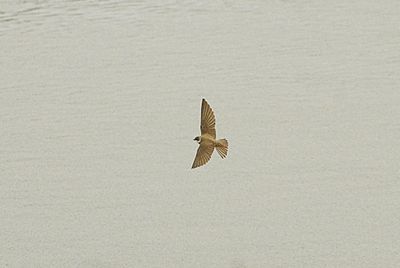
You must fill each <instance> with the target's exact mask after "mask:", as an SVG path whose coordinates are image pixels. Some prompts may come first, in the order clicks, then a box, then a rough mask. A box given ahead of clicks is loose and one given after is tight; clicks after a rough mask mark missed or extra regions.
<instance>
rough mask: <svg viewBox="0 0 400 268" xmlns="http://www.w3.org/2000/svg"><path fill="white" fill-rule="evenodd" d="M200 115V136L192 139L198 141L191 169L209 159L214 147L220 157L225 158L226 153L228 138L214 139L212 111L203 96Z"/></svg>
mask: <svg viewBox="0 0 400 268" xmlns="http://www.w3.org/2000/svg"><path fill="white" fill-rule="evenodd" d="M200 117H201V119H200V131H201V136H197V137H195V138H194V139H193V140H195V141H197V142H198V143H199V148H198V149H197V153H196V157H195V158H194V161H193V164H192V169H193V168H197V167H200V166H202V165H205V164H206V163H207V162H208V161H209V160H210V158H211V155H212V153H213V152H214V148H215V149H216V150H217V152H218V154H219V155H220V156H221V158H225V157H226V156H227V154H228V140H227V139H219V140H217V139H216V131H215V116H214V112H213V110H212V109H211V107H210V105H209V104H208V103H207V101H206V100H205V99H204V98H203V99H202V101H201V115H200Z"/></svg>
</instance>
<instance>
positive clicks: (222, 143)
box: [215, 139, 228, 158]
mask: <svg viewBox="0 0 400 268" xmlns="http://www.w3.org/2000/svg"><path fill="white" fill-rule="evenodd" d="M215 148H216V149H217V152H218V154H219V155H220V156H221V157H222V158H225V157H226V155H227V154H228V141H227V140H226V139H220V140H217V143H216V145H215Z"/></svg>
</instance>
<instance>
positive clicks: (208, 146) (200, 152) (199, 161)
mask: <svg viewBox="0 0 400 268" xmlns="http://www.w3.org/2000/svg"><path fill="white" fill-rule="evenodd" d="M213 151H214V145H213V144H212V143H208V142H202V143H201V144H200V146H199V148H198V149H197V153H196V157H195V158H194V161H193V165H192V168H197V167H200V166H202V165H204V164H206V163H207V162H208V160H210V158H211V155H212V153H213Z"/></svg>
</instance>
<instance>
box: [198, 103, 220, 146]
mask: <svg viewBox="0 0 400 268" xmlns="http://www.w3.org/2000/svg"><path fill="white" fill-rule="evenodd" d="M200 130H201V134H202V135H203V134H210V135H211V136H212V137H213V138H214V139H215V138H216V131H215V116H214V112H213V110H212V109H211V107H210V105H209V104H208V103H207V101H206V100H205V99H203V100H202V102H201V123H200Z"/></svg>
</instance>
